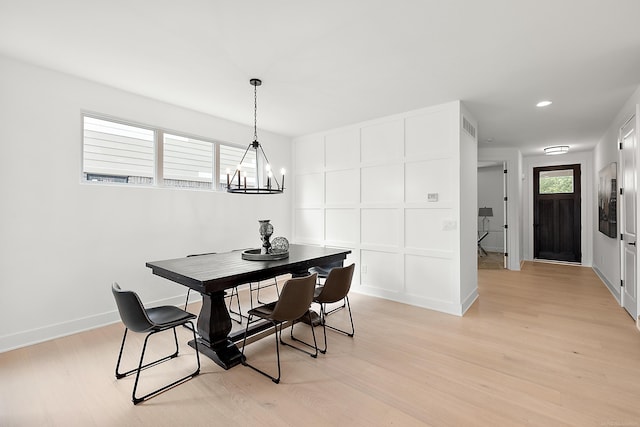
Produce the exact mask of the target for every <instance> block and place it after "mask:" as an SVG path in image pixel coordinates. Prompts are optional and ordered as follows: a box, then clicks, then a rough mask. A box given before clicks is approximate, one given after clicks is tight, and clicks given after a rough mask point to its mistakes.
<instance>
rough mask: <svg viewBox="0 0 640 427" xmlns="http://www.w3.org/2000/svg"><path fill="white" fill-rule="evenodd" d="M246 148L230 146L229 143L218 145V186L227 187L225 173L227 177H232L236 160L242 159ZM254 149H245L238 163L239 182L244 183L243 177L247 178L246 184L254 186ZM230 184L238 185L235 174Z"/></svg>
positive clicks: (236, 165) (236, 164)
mask: <svg viewBox="0 0 640 427" xmlns="http://www.w3.org/2000/svg"><path fill="white" fill-rule="evenodd" d="M246 150H247V149H246V148H238V147H232V146H229V145H222V144H221V145H220V181H219V184H220V188H221V189H226V188H227V175H229V179H233V174H234V173H235V172H236V169H237V168H238V160H240V159H242V156H243V155H244V153H245V151H246ZM257 169H258V168H257V166H256V151H255V150H253V149H251V150H249V151H247V154H246V156H245V157H244V160H243V161H242V164H241V165H240V170H241V177H240V179H241V180H240V183H241V185H244V178H245V177H246V178H247V185H248V186H254V185H255V183H256V171H257ZM231 184H232V185H238V175H236V177H235V179H234V182H232V183H231Z"/></svg>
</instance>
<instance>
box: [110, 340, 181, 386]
mask: <svg viewBox="0 0 640 427" xmlns="http://www.w3.org/2000/svg"><path fill="white" fill-rule="evenodd" d="M189 329H190V328H189ZM127 331H128V329H126V328H125V330H124V336H123V337H122V345H121V346H120V354H119V355H118V363H117V364H116V379H120V378H124V377H128V376H129V375H131V374H133V373H134V372H137V371H138V370H142V369H147V368H151V367H152V366H155V365H158V364H160V363H162V362H165V361H167V360H169V359H173V358H174V357H177V356H178V343H177V340H176V350H175V351H174V352H173V353H172V354H170V355H168V356H165V357H161V358H160V359H158V360H154V361H153V362H149V363H147V364H146V365H144V366H140V367H138V368H133V369H131V370H129V371H127V372H119V369H120V360H121V359H122V352H123V350H124V342H125V340H126V338H127ZM173 332H174V334H175V328H174V330H173ZM155 333H156V332H150V333H149V334H148V335H147V338H148V337H149V335H152V334H155ZM145 343H146V339H145Z"/></svg>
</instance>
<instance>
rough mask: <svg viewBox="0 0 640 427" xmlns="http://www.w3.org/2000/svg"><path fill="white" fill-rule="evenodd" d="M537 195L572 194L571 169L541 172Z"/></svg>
mask: <svg viewBox="0 0 640 427" xmlns="http://www.w3.org/2000/svg"><path fill="white" fill-rule="evenodd" d="M538 193H539V194H565V193H573V169H563V170H553V171H541V172H540V190H539V191H538Z"/></svg>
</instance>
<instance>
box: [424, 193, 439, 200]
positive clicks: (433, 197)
mask: <svg viewBox="0 0 640 427" xmlns="http://www.w3.org/2000/svg"><path fill="white" fill-rule="evenodd" d="M427 201H428V202H437V201H438V193H427Z"/></svg>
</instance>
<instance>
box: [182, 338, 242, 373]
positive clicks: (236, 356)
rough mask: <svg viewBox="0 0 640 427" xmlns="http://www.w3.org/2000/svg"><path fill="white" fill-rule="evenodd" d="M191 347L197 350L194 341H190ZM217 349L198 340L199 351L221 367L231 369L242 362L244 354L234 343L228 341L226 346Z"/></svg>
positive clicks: (200, 339) (219, 346)
mask: <svg viewBox="0 0 640 427" xmlns="http://www.w3.org/2000/svg"><path fill="white" fill-rule="evenodd" d="M189 345H190V346H191V347H193V348H195V343H194V342H193V340H191V341H189ZM216 347H217V348H215V349H214V348H212V347H211V345H210V344H209V343H208V342H206V341H204V340H203V339H202V338H198V351H199V352H200V353H202V354H204V355H205V356H207V357H208V358H209V359H211V360H213V361H214V362H216V363H217V364H218V365H219V366H220V367H222V368H224V369H231V368H233V367H234V366H236V365H239V364H240V362H241V361H242V354H241V353H240V350H239V349H238V347H237V346H236V345H235V344H234V343H233V342H231V341H228V342H227V343H226V346H225V345H218V346H216Z"/></svg>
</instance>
